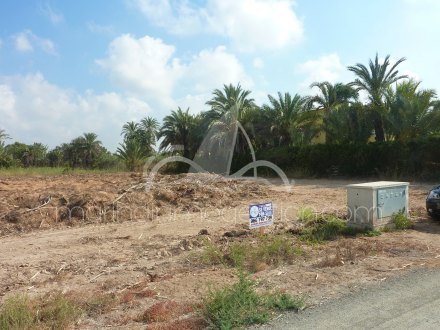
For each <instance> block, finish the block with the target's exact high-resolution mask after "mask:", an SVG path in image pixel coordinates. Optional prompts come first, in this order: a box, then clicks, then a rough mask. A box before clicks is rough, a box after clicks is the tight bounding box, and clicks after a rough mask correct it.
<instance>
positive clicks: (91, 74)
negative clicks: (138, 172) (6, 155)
mask: <svg viewBox="0 0 440 330" xmlns="http://www.w3.org/2000/svg"><path fill="white" fill-rule="evenodd" d="M439 17H440V1H436V0H387V1H383V0H359V1H352V0H332V1H327V0H297V1H290V0H206V1H202V0H197V1H188V0H156V1H153V0H121V1H116V0H115V1H105V0H94V1H86V0H78V1H67V0H65V1H55V0H52V1H24V0H20V1H17V0H2V1H1V2H0V22H1V23H0V129H5V130H6V131H7V133H9V135H10V136H11V137H12V140H11V141H15V140H18V141H21V142H25V143H33V142H42V143H44V144H46V145H48V146H49V147H50V148H52V147H54V146H56V145H57V144H60V143H62V142H68V141H70V140H71V139H72V138H74V137H76V136H79V135H81V134H82V133H84V132H95V133H97V134H98V136H99V138H100V140H101V141H102V142H103V143H104V145H105V146H106V147H107V148H109V149H110V150H111V151H114V150H115V149H116V147H117V145H118V143H119V142H121V138H120V131H121V127H122V125H123V123H124V122H126V121H130V120H139V119H141V118H142V117H145V116H153V117H155V118H157V119H158V120H161V119H162V118H163V117H164V116H165V115H167V114H168V113H169V112H170V110H171V109H175V108H176V107H177V106H180V107H182V108H186V107H190V109H191V111H192V112H194V113H196V112H200V111H202V110H205V109H206V107H205V105H204V103H205V102H206V101H207V100H208V99H209V98H210V94H211V92H212V90H213V89H214V88H221V87H222V85H223V84H227V83H233V84H237V83H238V82H240V83H241V84H242V85H243V86H244V87H245V88H248V89H250V90H252V96H253V97H254V98H255V100H256V101H257V103H258V104H262V103H264V102H266V100H267V94H275V93H276V92H278V91H281V92H290V93H292V94H294V93H301V94H312V93H314V92H315V91H314V90H310V89H309V88H308V86H309V85H310V83H311V82H313V81H324V80H328V81H331V82H336V81H342V82H348V81H350V80H351V79H352V78H353V77H352V75H351V74H350V73H349V72H348V71H347V70H346V67H347V66H348V65H353V64H355V63H357V62H361V63H365V64H366V63H367V61H368V60H369V58H372V57H374V56H375V54H376V52H378V53H379V56H380V57H385V55H387V54H390V55H391V58H392V59H398V58H400V57H406V58H407V61H406V62H405V63H404V64H402V65H401V67H400V69H401V71H402V72H403V73H406V74H408V75H410V76H411V77H414V78H416V79H419V80H422V81H423V83H422V87H423V88H434V89H436V90H438V91H440V81H439V79H438V71H439V68H440V57H439V55H440V52H439V50H440V49H439V47H440V46H439V43H438V36H439V33H440V20H439V19H438V18H439Z"/></svg>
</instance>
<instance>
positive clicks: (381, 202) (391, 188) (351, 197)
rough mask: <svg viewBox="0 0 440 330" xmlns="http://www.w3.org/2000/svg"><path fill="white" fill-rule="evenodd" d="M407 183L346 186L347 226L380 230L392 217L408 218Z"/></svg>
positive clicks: (370, 183) (389, 182)
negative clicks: (402, 216)
mask: <svg viewBox="0 0 440 330" xmlns="http://www.w3.org/2000/svg"><path fill="white" fill-rule="evenodd" d="M408 185H409V183H408V182H394V181H377V182H367V183H358V184H350V185H348V186H347V206H348V217H347V218H348V225H350V226H352V227H357V228H370V229H375V228H382V227H385V226H387V225H388V224H390V223H391V221H392V219H391V218H392V215H393V214H395V213H398V212H403V213H404V214H405V215H406V216H408Z"/></svg>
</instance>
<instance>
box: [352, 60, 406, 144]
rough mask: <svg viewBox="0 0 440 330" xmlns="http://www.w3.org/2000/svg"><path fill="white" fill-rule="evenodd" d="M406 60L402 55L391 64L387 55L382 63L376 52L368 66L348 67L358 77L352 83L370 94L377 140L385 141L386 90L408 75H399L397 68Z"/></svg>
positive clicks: (359, 64)
mask: <svg viewBox="0 0 440 330" xmlns="http://www.w3.org/2000/svg"><path fill="white" fill-rule="evenodd" d="M405 60H406V59H405V58H404V57H402V58H401V59H399V60H398V61H397V62H396V63H394V64H393V65H391V63H390V55H387V56H386V57H385V60H384V61H383V63H380V62H379V56H378V54H377V53H376V58H375V60H374V62H373V61H372V60H371V59H370V62H369V65H368V68H367V67H366V66H365V65H363V64H361V63H357V64H356V65H354V66H349V67H348V70H349V71H351V72H353V73H354V74H355V75H356V79H355V80H354V81H353V82H352V83H351V85H352V86H355V87H357V88H358V90H363V91H365V92H366V93H367V95H368V99H369V105H368V107H369V110H370V111H371V113H372V115H373V123H374V130H375V133H376V141H379V142H381V141H385V130H384V122H383V118H384V115H385V113H386V107H385V101H384V99H385V95H386V92H387V90H388V88H389V87H390V86H391V84H393V83H395V82H397V81H398V80H400V79H403V78H407V77H408V76H406V75H399V71H398V70H397V66H398V65H399V64H400V63H402V62H403V61H405Z"/></svg>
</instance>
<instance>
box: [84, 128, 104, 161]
mask: <svg viewBox="0 0 440 330" xmlns="http://www.w3.org/2000/svg"><path fill="white" fill-rule="evenodd" d="M82 138H83V141H82V142H83V147H82V149H83V153H84V159H83V161H84V165H85V167H91V166H92V164H93V161H94V160H96V158H97V157H98V155H99V153H100V151H101V148H102V142H101V141H99V140H98V135H96V134H95V133H84V135H83V137H82Z"/></svg>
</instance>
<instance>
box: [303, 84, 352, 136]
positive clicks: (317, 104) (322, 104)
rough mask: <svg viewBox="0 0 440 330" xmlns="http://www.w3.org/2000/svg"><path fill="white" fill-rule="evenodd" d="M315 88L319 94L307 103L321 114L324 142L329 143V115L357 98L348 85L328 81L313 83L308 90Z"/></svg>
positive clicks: (310, 98)
mask: <svg viewBox="0 0 440 330" xmlns="http://www.w3.org/2000/svg"><path fill="white" fill-rule="evenodd" d="M314 87H317V88H318V89H319V92H320V94H318V95H315V96H312V97H309V98H308V100H307V101H308V102H309V104H310V106H311V107H313V109H315V110H317V111H319V112H321V113H322V123H323V130H324V132H325V142H326V143H331V142H332V137H331V133H330V131H329V118H330V115H331V114H332V113H333V112H335V111H337V110H338V109H339V108H340V107H341V106H343V105H346V104H348V103H350V102H351V101H354V100H355V99H356V98H357V95H358V93H357V91H356V90H355V89H353V88H352V87H351V86H349V85H345V84H343V83H337V84H334V85H333V84H331V83H329V82H328V81H324V82H314V83H313V84H311V85H310V88H314Z"/></svg>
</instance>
